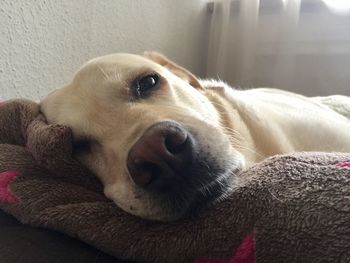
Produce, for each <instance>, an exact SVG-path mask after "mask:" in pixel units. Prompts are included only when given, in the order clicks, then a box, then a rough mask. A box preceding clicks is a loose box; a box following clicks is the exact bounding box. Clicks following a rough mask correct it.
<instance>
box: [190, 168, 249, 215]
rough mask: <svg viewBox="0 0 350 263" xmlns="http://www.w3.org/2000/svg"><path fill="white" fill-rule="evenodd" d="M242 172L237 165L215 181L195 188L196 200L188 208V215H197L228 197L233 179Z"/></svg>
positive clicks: (232, 187) (233, 184)
mask: <svg viewBox="0 0 350 263" xmlns="http://www.w3.org/2000/svg"><path fill="white" fill-rule="evenodd" d="M242 170H243V167H242V166H240V165H238V166H236V167H234V169H232V170H230V171H228V172H226V173H223V174H221V175H220V176H219V177H217V178H216V179H214V180H211V181H209V182H208V183H206V184H205V185H201V186H200V187H198V188H196V190H195V191H196V192H197V199H196V201H195V202H193V204H192V206H190V209H189V211H190V214H197V213H198V212H200V211H201V210H202V209H206V208H208V207H211V206H213V205H215V204H217V203H219V202H221V201H222V200H224V199H225V198H226V197H228V196H229V195H230V194H231V193H232V192H233V191H234V189H235V183H234V181H235V178H237V176H239V174H240V172H241V171H242Z"/></svg>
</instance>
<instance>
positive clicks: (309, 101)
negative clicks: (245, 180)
mask: <svg viewBox="0 0 350 263" xmlns="http://www.w3.org/2000/svg"><path fill="white" fill-rule="evenodd" d="M202 85H203V86H204V87H205V86H207V88H208V90H207V91H206V92H205V93H206V96H208V97H209V98H210V100H211V102H212V103H213V105H214V106H215V107H216V110H217V111H218V112H221V118H222V122H223V124H224V125H225V127H227V128H228V130H232V131H234V133H236V136H235V137H236V138H235V139H234V140H235V141H236V144H237V145H236V148H237V149H238V150H239V152H241V153H242V154H243V156H244V157H245V160H246V164H247V165H251V164H254V163H256V162H258V161H261V160H263V159H265V158H267V157H269V156H272V155H276V154H283V153H289V152H296V151H325V152H332V151H338V152H349V151H350V133H349V130H348V129H349V128H350V116H349V115H346V114H350V98H348V97H345V96H339V95H338V96H330V97H315V98H310V97H305V96H302V95H299V94H295V93H292V92H287V91H282V90H278V89H270V88H257V89H251V90H235V89H233V88H231V87H229V86H227V85H225V84H224V83H217V82H215V81H203V84H202ZM211 87H219V88H214V89H212V88H211ZM330 101H331V102H332V103H333V104H330V103H329V102H330ZM327 102H328V103H327ZM337 106H338V107H339V110H338V109H337ZM345 107H347V112H346V111H344V112H342V111H341V110H342V109H345ZM237 138H238V143H237ZM234 144H235V142H233V145H234ZM240 146H242V147H240Z"/></svg>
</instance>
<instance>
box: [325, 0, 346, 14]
mask: <svg viewBox="0 0 350 263" xmlns="http://www.w3.org/2000/svg"><path fill="white" fill-rule="evenodd" d="M322 1H323V2H324V3H325V4H326V5H327V7H328V8H329V9H330V10H332V11H333V12H335V13H337V14H347V13H350V1H349V0H322Z"/></svg>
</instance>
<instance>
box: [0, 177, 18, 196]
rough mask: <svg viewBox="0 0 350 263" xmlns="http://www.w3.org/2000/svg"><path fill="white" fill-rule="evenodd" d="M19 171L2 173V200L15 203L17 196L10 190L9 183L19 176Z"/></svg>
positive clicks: (0, 182) (0, 180)
mask: <svg viewBox="0 0 350 263" xmlns="http://www.w3.org/2000/svg"><path fill="white" fill-rule="evenodd" d="M18 175H19V173H18V172H15V171H6V172H2V173H0V201H1V202H7V203H15V202H16V201H17V197H16V196H15V195H13V194H12V193H11V192H10V189H9V184H10V183H11V182H12V180H13V179H14V178H15V177H16V176H18Z"/></svg>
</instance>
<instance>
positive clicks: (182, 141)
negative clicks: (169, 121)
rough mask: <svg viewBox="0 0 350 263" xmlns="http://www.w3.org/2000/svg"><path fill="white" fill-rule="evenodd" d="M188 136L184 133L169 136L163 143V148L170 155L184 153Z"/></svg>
mask: <svg viewBox="0 0 350 263" xmlns="http://www.w3.org/2000/svg"><path fill="white" fill-rule="evenodd" d="M187 139H188V136H187V134H186V133H184V132H182V131H181V132H175V133H172V134H169V135H168V136H167V137H166V138H165V141H164V144H165V147H166V149H167V150H168V152H170V153H171V154H178V153H181V152H183V151H184V149H185V146H186V141H187Z"/></svg>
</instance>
